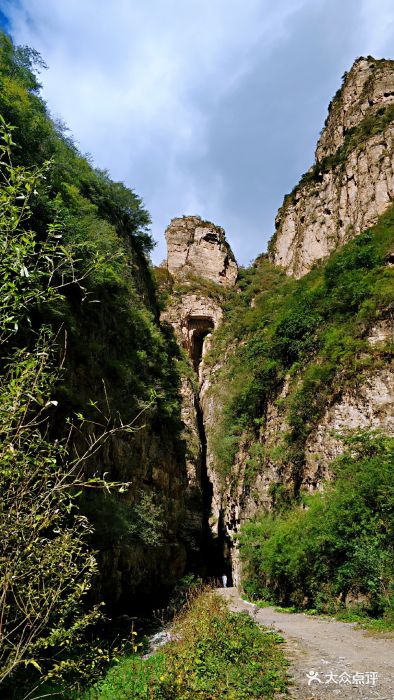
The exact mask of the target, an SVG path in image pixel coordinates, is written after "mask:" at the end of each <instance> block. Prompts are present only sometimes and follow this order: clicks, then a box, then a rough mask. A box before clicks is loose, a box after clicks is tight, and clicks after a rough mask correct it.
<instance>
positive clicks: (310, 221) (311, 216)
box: [270, 58, 394, 277]
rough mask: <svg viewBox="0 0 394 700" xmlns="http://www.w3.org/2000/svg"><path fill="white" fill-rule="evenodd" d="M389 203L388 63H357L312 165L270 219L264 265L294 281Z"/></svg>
mask: <svg viewBox="0 0 394 700" xmlns="http://www.w3.org/2000/svg"><path fill="white" fill-rule="evenodd" d="M393 199H394V61H386V60H379V61H377V60H375V59H373V58H368V59H358V60H357V61H356V62H355V63H354V65H353V67H352V69H351V70H350V71H349V73H348V74H346V76H345V79H344V83H343V86H342V88H341V90H339V91H338V93H337V94H336V95H335V97H334V99H333V100H332V102H331V104H330V107H329V113H328V117H327V120H326V124H325V128H324V129H323V132H322V134H321V137H320V139H319V142H318V145H317V149H316V161H315V164H314V165H313V166H312V168H310V170H309V171H308V173H306V175H305V176H303V178H302V179H301V181H300V183H299V185H297V187H296V188H295V189H294V190H293V192H292V193H291V195H288V196H286V197H285V201H284V203H283V206H282V207H281V209H280V210H279V212H278V215H277V217H276V222H275V223H276V229H277V230H276V233H275V236H274V238H273V239H272V241H271V244H270V258H271V260H272V262H274V263H275V264H276V265H280V266H281V267H283V268H284V269H285V270H286V272H287V273H288V274H290V275H294V276H295V277H302V276H303V275H304V274H306V273H307V272H308V271H309V270H310V269H311V267H312V266H313V264H314V263H315V262H316V261H317V260H320V259H322V258H325V257H327V256H328V255H329V254H330V253H331V252H332V251H333V250H334V249H335V248H336V247H338V246H339V245H343V244H344V243H346V242H347V241H348V240H349V239H351V238H354V237H355V236H357V235H358V234H359V233H361V232H362V231H363V230H365V229H366V228H368V227H369V226H371V225H373V224H374V223H376V221H377V219H378V217H379V216H380V215H381V214H383V213H384V212H385V210H386V209H387V208H388V206H389V205H390V204H391V202H392V201H393Z"/></svg>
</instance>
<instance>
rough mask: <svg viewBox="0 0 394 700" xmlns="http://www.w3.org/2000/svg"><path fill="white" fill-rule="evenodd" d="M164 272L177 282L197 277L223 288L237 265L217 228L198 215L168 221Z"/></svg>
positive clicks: (231, 279) (232, 278)
mask: <svg viewBox="0 0 394 700" xmlns="http://www.w3.org/2000/svg"><path fill="white" fill-rule="evenodd" d="M166 240H167V249H168V254H167V265H168V271H169V272H170V273H171V274H173V275H175V276H176V277H177V278H178V279H179V278H181V277H187V276H188V275H191V274H193V275H197V276H200V277H203V278H204V279H208V280H212V281H213V282H217V283H218V284H221V285H224V286H226V287H231V286H232V285H234V283H235V281H236V279H237V263H236V262H235V258H234V255H233V253H232V250H231V248H230V246H229V245H228V243H227V241H226V238H225V234H224V231H223V229H222V228H220V226H215V224H213V223H211V222H210V221H202V220H201V218H200V217H199V216H184V217H182V218H178V219H172V221H171V223H170V225H169V226H168V228H167V230H166Z"/></svg>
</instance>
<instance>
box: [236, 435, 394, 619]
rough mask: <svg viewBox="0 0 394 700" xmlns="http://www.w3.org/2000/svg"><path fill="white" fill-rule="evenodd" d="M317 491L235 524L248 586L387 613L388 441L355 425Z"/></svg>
mask: <svg viewBox="0 0 394 700" xmlns="http://www.w3.org/2000/svg"><path fill="white" fill-rule="evenodd" d="M346 441H347V445H348V449H347V451H346V452H345V453H344V454H343V455H342V456H341V457H339V458H338V459H337V461H336V463H335V464H334V476H335V478H334V480H333V482H332V483H327V484H325V486H324V490H323V492H322V493H318V494H315V495H312V496H304V497H303V500H302V507H300V505H295V506H294V507H293V508H292V509H291V510H288V511H287V512H285V513H283V514H280V515H275V514H274V515H272V514H271V515H268V514H261V515H260V516H258V517H257V518H256V520H255V521H253V522H251V523H247V524H246V525H244V527H243V529H242V534H241V539H240V544H241V553H242V557H243V559H244V562H245V566H246V570H247V574H246V582H247V583H246V588H247V590H248V592H249V593H250V594H254V595H257V596H260V597H261V596H264V595H267V592H268V595H269V597H270V598H271V599H273V600H274V601H275V602H279V603H280V604H284V605H289V604H290V605H296V606H298V607H303V606H304V607H307V608H315V609H317V610H319V611H325V612H327V611H331V610H333V609H335V606H337V607H338V606H339V604H340V602H341V603H346V602H347V599H356V600H357V599H360V597H363V599H364V604H363V607H364V610H365V611H366V612H368V613H369V614H370V615H372V616H382V615H385V616H386V617H390V616H391V617H392V615H393V586H394V568H393V554H394V551H393V543H394V491H393V485H392V482H393V469H394V441H393V439H392V438H388V437H385V436H383V435H379V434H373V433H372V434H371V433H356V434H354V435H353V436H352V437H348V438H347V440H346Z"/></svg>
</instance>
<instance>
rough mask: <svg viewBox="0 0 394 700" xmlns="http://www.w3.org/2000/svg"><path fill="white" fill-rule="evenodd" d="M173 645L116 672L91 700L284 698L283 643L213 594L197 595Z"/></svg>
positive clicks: (127, 662) (125, 663) (180, 621)
mask: <svg viewBox="0 0 394 700" xmlns="http://www.w3.org/2000/svg"><path fill="white" fill-rule="evenodd" d="M172 636H173V637H174V641H172V642H170V643H168V644H167V645H166V646H165V647H163V649H162V650H161V651H160V653H159V654H157V655H155V656H153V657H151V658H150V659H147V660H144V661H141V660H137V659H136V658H135V657H132V658H128V659H125V660H124V661H122V662H121V663H120V664H119V665H117V666H114V668H113V669H112V670H111V671H110V673H109V674H108V676H107V678H106V679H105V681H104V682H103V683H101V684H99V685H98V686H97V688H96V689H93V690H92V691H91V692H90V694H89V698H90V699H91V700H96V699H97V700H112V699H113V700H121V699H122V698H124V699H125V700H126V698H127V699H129V698H133V700H148V699H150V700H174V698H177V700H219V699H220V700H226V699H227V700H260V699H261V698H262V697H264V698H267V700H268V698H274V697H276V695H277V693H278V692H280V691H282V692H285V690H286V686H287V681H286V673H285V669H286V661H285V660H284V657H283V654H282V651H281V649H280V646H279V645H280V643H281V641H282V640H281V639H280V638H279V637H278V635H277V634H275V633H274V632H269V631H267V630H264V629H261V628H260V627H258V626H257V625H256V624H255V623H254V622H253V621H252V620H251V618H250V617H249V616H248V615H246V614H244V613H242V614H240V613H233V612H230V611H229V610H228V607H227V604H226V603H225V601H224V600H223V598H221V597H220V596H218V595H217V594H214V593H212V592H209V593H202V594H199V595H198V596H197V597H196V598H195V599H194V600H193V601H192V602H191V603H189V605H188V607H187V608H186V610H185V611H184V612H183V613H181V615H180V616H179V617H178V618H177V620H176V624H175V627H174V629H173V631H172Z"/></svg>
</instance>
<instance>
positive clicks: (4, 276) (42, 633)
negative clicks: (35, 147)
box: [0, 118, 134, 698]
mask: <svg viewBox="0 0 394 700" xmlns="http://www.w3.org/2000/svg"><path fill="white" fill-rule="evenodd" d="M0 119H1V118H0ZM12 131H13V130H12V127H10V126H9V125H7V124H6V123H5V122H4V120H2V119H1V121H0V351H1V358H0V359H1V369H0V494H1V501H0V688H2V697H4V693H5V694H7V693H8V694H11V689H12V687H13V686H15V685H17V687H18V698H20V697H21V693H22V689H23V688H24V687H26V688H28V687H30V689H31V687H32V676H33V677H34V676H35V679H36V681H37V684H38V685H39V684H41V683H42V682H45V681H46V680H48V679H49V680H51V679H56V681H57V682H58V681H59V682H60V683H62V682H64V681H66V680H67V684H68V687H72V686H73V685H78V684H80V683H83V682H84V681H87V680H88V679H92V678H94V677H95V676H96V675H97V672H98V670H99V669H100V666H102V664H103V663H104V662H106V661H107V660H108V659H109V654H108V653H107V652H105V651H103V650H102V649H101V648H98V647H97V645H96V644H95V643H93V642H92V637H91V638H90V640H89V643H88V642H87V637H86V633H87V630H88V628H90V627H92V626H94V624H95V623H96V622H97V621H98V619H100V617H101V614H102V613H101V610H100V606H99V605H98V606H97V605H96V606H91V607H89V606H88V605H87V604H86V594H87V592H88V591H89V589H90V588H91V586H92V580H93V577H94V575H95V574H96V572H97V563H96V559H95V556H94V553H92V552H91V551H90V549H89V546H88V536H89V533H90V532H91V529H92V528H91V525H90V523H89V522H88V520H87V518H86V517H84V516H82V515H81V513H80V512H79V509H78V496H79V494H80V492H81V489H84V488H86V487H105V488H109V487H110V486H111V485H108V484H106V483H105V482H104V481H103V480H102V479H100V478H95V477H93V478H91V479H88V480H87V479H86V478H85V477H84V467H85V464H86V461H87V460H88V459H89V457H90V456H91V455H92V454H94V453H95V452H96V451H97V450H98V449H100V447H101V445H102V444H103V442H104V441H105V440H106V439H108V437H110V436H111V435H112V434H113V433H114V432H116V431H117V430H127V431H133V430H134V427H133V425H132V424H129V425H126V426H124V425H121V424H118V425H115V423H114V422H113V421H112V419H111V417H110V416H109V417H108V416H107V417H105V416H103V415H102V417H101V420H98V421H96V422H95V426H94V429H93V428H91V426H88V429H87V430H86V421H85V420H84V418H83V416H82V415H79V417H78V424H77V425H73V424H72V422H71V421H69V424H68V429H67V431H66V432H67V435H65V436H64V438H63V439H60V440H54V439H53V438H51V435H50V425H51V413H52V412H53V411H54V410H56V406H57V400H56V388H57V384H58V380H59V375H60V374H61V371H62V367H61V364H62V363H61V361H60V362H59V357H60V356H61V354H62V353H61V347H60V345H61V344H60V340H59V336H58V335H56V333H55V331H54V330H53V329H51V328H50V327H48V326H41V327H39V324H38V328H35V326H37V323H35V322H34V315H35V314H36V313H37V309H38V308H39V307H42V306H43V305H45V304H48V303H49V302H51V303H53V302H54V301H56V299H58V298H59V297H60V296H61V293H62V290H63V289H64V287H65V286H66V285H68V284H74V285H75V284H80V282H81V280H79V279H78V278H77V275H76V272H75V269H76V265H75V260H74V259H73V254H72V252H71V251H70V249H69V248H68V249H66V248H65V247H63V246H62V244H61V234H60V232H59V227H58V225H57V224H56V222H55V223H53V224H51V225H50V226H49V229H48V232H47V236H46V237H45V238H44V239H42V237H41V238H40V239H39V237H38V236H36V234H35V233H34V231H32V230H30V229H29V225H28V224H29V218H30V213H31V209H30V207H31V202H32V199H33V198H37V197H39V194H38V192H39V189H40V186H41V185H42V182H43V181H44V178H45V171H46V170H47V169H48V168H49V167H50V164H45V165H44V166H43V167H40V168H37V169H35V170H27V169H25V168H22V167H15V166H13V164H12V148H13V146H14V142H13V138H12ZM93 264H94V263H93ZM76 430H78V431H79V434H80V435H83V436H84V438H85V439H86V438H87V442H85V443H83V441H82V442H81V440H80V441H79V444H84V447H83V449H82V451H79V454H78V455H76V456H75V455H74V456H72V454H71V447H70V446H71V444H72V442H73V436H74V434H75V431H76ZM112 486H114V485H112ZM123 488H124V485H123ZM33 681H34V678H33ZM33 685H34V683H33ZM23 692H24V691H23ZM26 692H27V691H26ZM31 692H32V691H31V690H30V691H29V694H28V697H32V695H31ZM26 697H27V695H26Z"/></svg>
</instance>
